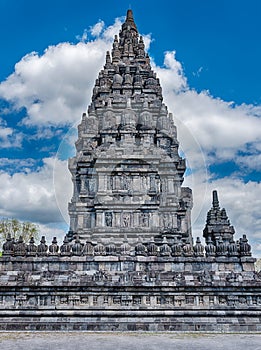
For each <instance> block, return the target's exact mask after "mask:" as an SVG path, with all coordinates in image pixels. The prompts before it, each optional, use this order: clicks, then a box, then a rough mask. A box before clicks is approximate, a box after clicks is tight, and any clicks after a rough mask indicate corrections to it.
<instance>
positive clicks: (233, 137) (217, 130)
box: [155, 52, 261, 162]
mask: <svg viewBox="0 0 261 350" xmlns="http://www.w3.org/2000/svg"><path fill="white" fill-rule="evenodd" d="M164 64H165V67H164V68H159V67H155V70H156V71H157V73H158V75H159V77H160V80H161V84H162V88H163V93H164V98H165V101H166V102H167V105H168V106H169V109H170V111H172V112H174V116H175V118H176V120H177V121H176V122H177V124H178V123H180V121H182V123H184V124H185V125H186V127H187V128H188V129H189V130H190V131H191V133H193V135H194V137H195V139H197V140H199V142H200V145H201V147H202V149H203V151H204V153H205V155H206V156H207V154H208V153H209V152H214V153H215V157H214V160H215V161H216V160H217V159H218V160H219V161H220V160H222V161H224V160H232V159H233V160H234V161H237V158H236V156H237V153H238V151H239V150H240V151H244V150H246V149H247V147H248V144H249V143H250V144H253V145H255V146H256V147H259V149H260V145H261V134H260V130H261V107H260V106H253V105H246V104H243V105H240V106H235V105H234V103H232V102H226V101H223V100H221V99H218V98H214V97H212V96H211V95H210V94H209V93H208V92H207V91H202V92H200V93H198V92H196V91H195V90H193V89H190V88H189V86H188V84H187V80H186V77H185V75H184V72H183V69H182V66H181V64H180V62H178V61H177V60H176V58H175V52H167V53H166V54H165V61H164ZM185 137H186V135H182V134H181V137H180V140H181V143H182V138H185ZM207 161H208V162H212V161H213V159H211V158H209V159H207Z"/></svg>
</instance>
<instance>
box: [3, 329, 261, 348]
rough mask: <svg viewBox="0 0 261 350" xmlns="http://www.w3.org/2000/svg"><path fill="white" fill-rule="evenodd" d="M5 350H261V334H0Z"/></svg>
mask: <svg viewBox="0 0 261 350" xmlns="http://www.w3.org/2000/svg"><path fill="white" fill-rule="evenodd" d="M0 349H1V350H14V349H15V350H58V349H59V350H74V349H75V350H98V349H99V350H174V349H175V350H209V349H211V350H221V349H222V350H223V349H226V350H227V349H229V350H261V334H176V333H164V334H163V333H84V332H74V333H72V332H68V333H55V332H53V333H51V332H41V333H40V332H31V333H29V332H28V333H27V332H3V333H0Z"/></svg>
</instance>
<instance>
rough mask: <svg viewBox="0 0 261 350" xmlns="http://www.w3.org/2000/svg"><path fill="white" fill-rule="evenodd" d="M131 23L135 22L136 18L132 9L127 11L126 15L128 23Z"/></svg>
mask: <svg viewBox="0 0 261 350" xmlns="http://www.w3.org/2000/svg"><path fill="white" fill-rule="evenodd" d="M127 21H130V22H134V18H133V12H132V10H131V9H129V10H128V11H127V15H126V22H127Z"/></svg>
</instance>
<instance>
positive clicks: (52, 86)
mask: <svg viewBox="0 0 261 350" xmlns="http://www.w3.org/2000/svg"><path fill="white" fill-rule="evenodd" d="M118 27H119V20H118V19H117V20H116V22H115V24H114V25H113V26H110V27H109V28H107V29H106V30H105V31H104V33H103V34H102V36H101V37H98V38H97V39H96V40H94V41H91V42H87V43H84V42H80V43H78V44H76V45H74V44H70V43H61V44H58V45H56V46H50V47H48V48H47V49H46V50H45V52H44V54H43V55H39V54H38V53H36V52H32V53H30V54H28V55H26V56H25V57H23V58H22V60H21V61H19V62H18V63H17V64H16V65H15V71H14V73H13V74H11V75H10V76H9V77H8V78H7V79H6V80H5V81H3V82H2V83H1V84H0V97H2V98H3V99H5V100H7V101H9V102H11V103H12V105H13V108H14V109H16V110H19V109H21V108H24V107H25V108H26V111H27V116H26V118H24V119H23V123H24V124H25V125H28V126H31V125H36V126H44V125H49V126H50V125H56V126H57V125H59V124H73V123H74V122H75V121H77V120H78V119H79V117H80V116H81V114H82V112H83V111H84V110H86V103H87V102H88V101H89V100H90V96H91V91H92V89H93V85H94V81H95V79H96V77H97V71H98V70H99V69H101V67H102V66H103V64H104V61H105V53H106V51H107V50H109V49H110V48H111V40H112V38H113V36H114V34H115V33H117V31H118ZM96 33H98V32H97V31H96Z"/></svg>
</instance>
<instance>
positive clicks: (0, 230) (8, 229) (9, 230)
mask: <svg viewBox="0 0 261 350" xmlns="http://www.w3.org/2000/svg"><path fill="white" fill-rule="evenodd" d="M8 234H10V236H11V237H12V238H14V240H15V241H16V240H17V239H18V238H19V237H20V236H22V237H23V240H24V242H25V243H28V242H29V240H30V238H31V237H33V238H34V239H37V238H38V234H39V227H38V226H37V225H36V224H34V223H32V222H29V221H24V222H21V221H19V220H17V219H2V220H0V240H2V241H5V240H6V238H7V236H8Z"/></svg>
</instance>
